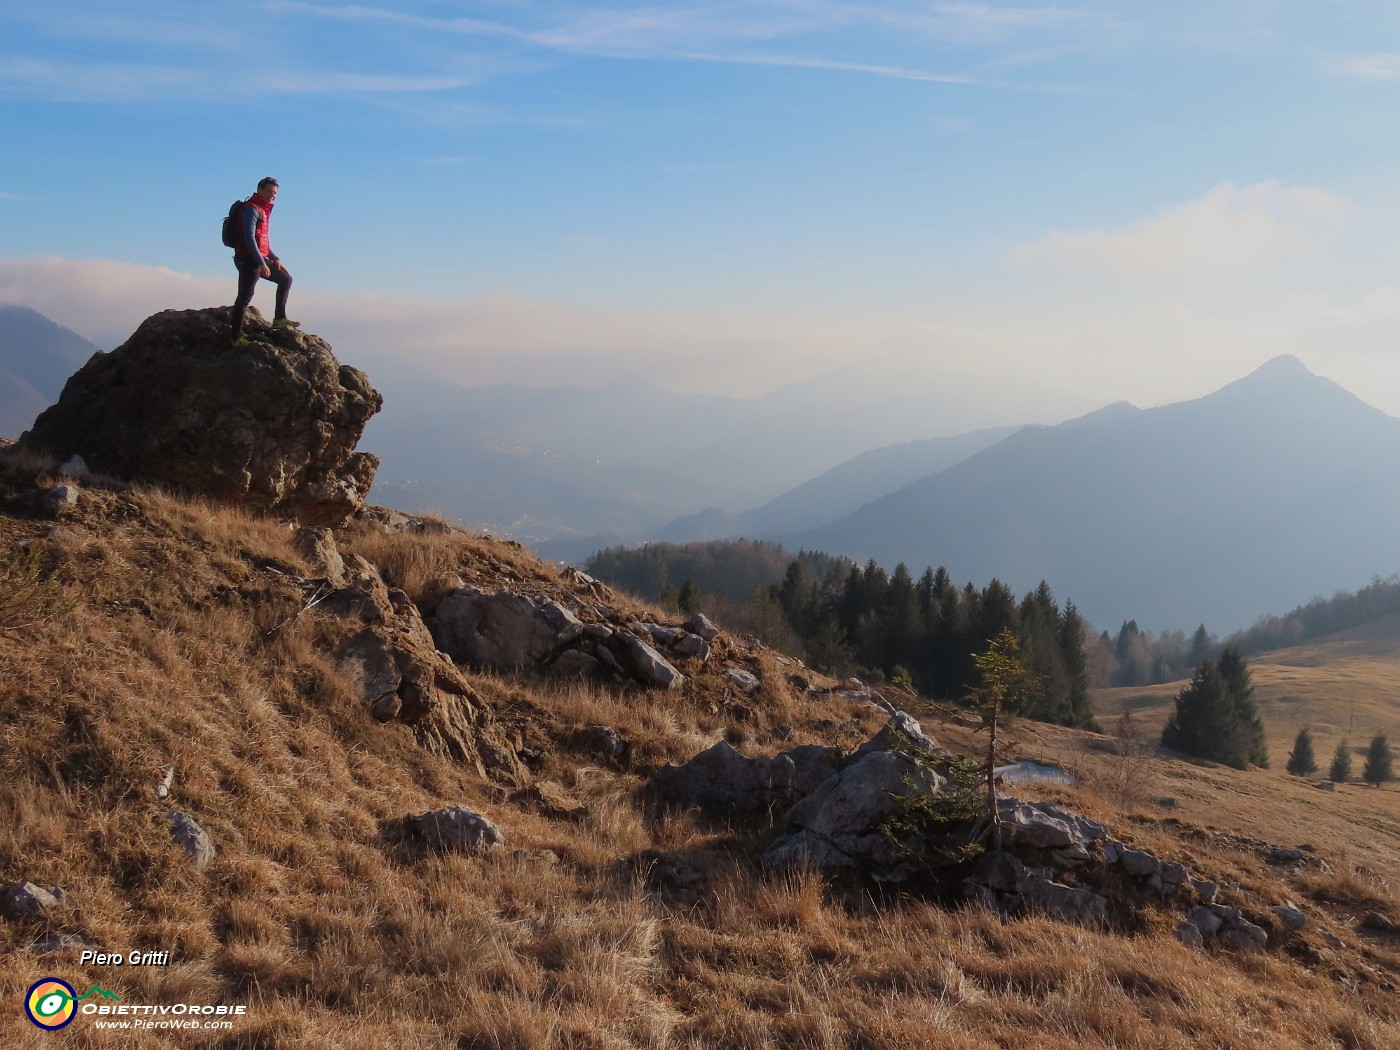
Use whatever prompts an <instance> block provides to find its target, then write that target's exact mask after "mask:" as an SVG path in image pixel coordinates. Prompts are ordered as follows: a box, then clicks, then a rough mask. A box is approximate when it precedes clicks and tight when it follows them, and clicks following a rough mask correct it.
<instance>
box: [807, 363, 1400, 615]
mask: <svg viewBox="0 0 1400 1050" xmlns="http://www.w3.org/2000/svg"><path fill="white" fill-rule="evenodd" d="M1303 421H1306V425H1303ZM1397 471H1400V420H1396V419H1393V418H1391V417H1390V416H1387V415H1385V414H1384V413H1382V412H1380V411H1378V410H1377V409H1374V408H1372V407H1370V406H1368V405H1366V404H1365V403H1364V402H1362V401H1360V400H1359V399H1358V398H1356V397H1355V396H1353V395H1352V394H1350V393H1348V392H1347V391H1345V390H1343V389H1342V388H1341V387H1339V386H1337V385H1336V384H1335V383H1332V382H1330V381H1328V380H1326V379H1323V378H1320V377H1318V376H1315V375H1313V374H1311V373H1310V372H1308V371H1307V370H1306V369H1305V368H1304V367H1303V366H1302V364H1301V363H1300V362H1299V361H1297V360H1296V359H1295V358H1287V357H1283V358H1276V359H1275V360H1273V361H1271V362H1269V363H1268V364H1266V365H1264V366H1263V367H1262V368H1260V369H1259V370H1258V371H1256V372H1255V373H1253V374H1252V375H1250V376H1247V377H1245V378H1244V379H1241V380H1238V381H1237V382H1235V383H1232V384H1230V385H1229V386H1227V387H1225V388H1223V389H1221V390H1218V391H1216V392H1215V393H1213V394H1211V395H1209V396H1207V397H1203V398H1200V399H1198V400H1195V401H1188V402H1182V403H1180V404H1174V405H1166V406H1163V407H1160V408H1153V409H1147V410H1137V409H1133V408H1132V407H1131V406H1126V405H1125V406H1110V408H1108V409H1105V410H1102V411H1100V412H1097V413H1094V414H1093V415H1090V416H1087V417H1085V418H1083V419H1080V420H1073V421H1071V422H1068V423H1064V424H1061V425H1059V426H1055V427H1026V428H1024V429H1022V430H1020V431H1019V432H1017V433H1016V434H1014V435H1012V436H1011V437H1009V438H1007V439H1006V440H1005V441H1002V442H1000V443H999V444H997V445H995V446H993V447H992V448H989V449H985V450H984V451H982V452H979V453H977V454H975V455H973V456H971V457H969V458H968V459H966V460H964V461H963V462H961V463H959V464H957V465H956V466H953V467H951V468H950V469H948V470H945V471H943V472H942V473H940V474H936V475H934V476H933V477H930V478H926V479H924V480H922V481H919V482H915V483H914V484H911V485H909V486H907V487H905V488H904V489H901V490H900V491H899V492H896V493H893V494H891V495H888V496H885V497H883V498H882V499H879V500H876V501H874V502H872V503H869V504H867V505H866V506H865V507H863V508H861V509H860V510H859V511H857V512H856V513H854V514H852V515H850V516H848V517H846V518H844V519H842V520H840V521H838V522H835V523H832V524H830V525H827V526H824V527H822V528H819V529H815V530H812V531H809V532H804V533H801V534H799V535H797V536H785V537H782V541H783V542H784V544H785V545H786V546H788V547H790V548H795V547H797V546H802V547H806V548H809V549H817V550H825V551H829V552H831V553H833V554H844V555H847V556H850V557H853V558H855V559H856V560H858V561H864V560H865V559H867V558H874V559H875V560H876V561H878V562H880V563H881V564H883V565H886V566H887V567H892V566H894V565H895V564H896V563H898V562H901V561H902V562H904V563H906V564H907V565H909V566H923V565H945V566H946V567H947V568H948V571H949V572H950V573H951V574H952V575H953V577H954V578H956V579H972V580H989V579H991V578H993V577H997V578H999V579H1001V580H1003V581H1004V582H1006V583H1008V584H1009V585H1011V587H1012V588H1013V590H1016V591H1017V592H1022V591H1025V590H1027V589H1030V588H1033V587H1035V586H1036V584H1037V583H1038V582H1039V581H1040V580H1042V579H1044V580H1052V581H1054V585H1055V588H1056V590H1057V592H1058V593H1059V594H1061V595H1062V596H1063V597H1064V598H1066V599H1069V600H1072V601H1074V602H1075V604H1076V605H1077V606H1078V607H1079V608H1080V610H1081V611H1082V612H1083V614H1084V616H1085V618H1086V619H1087V620H1089V621H1090V622H1091V623H1093V624H1095V625H1096V626H1099V627H1108V628H1109V629H1112V628H1113V627H1114V625H1116V624H1119V623H1121V622H1123V621H1124V620H1127V619H1130V618H1131V619H1136V620H1137V622H1138V623H1139V625H1140V626H1142V627H1144V628H1151V629H1153V630H1160V629H1164V628H1175V629H1190V628H1191V627H1192V626H1193V625H1195V624H1198V623H1201V622H1204V623H1205V624H1206V625H1207V627H1209V628H1210V629H1211V630H1213V631H1216V632H1218V633H1221V634H1227V633H1229V632H1230V631H1232V630H1234V629H1236V628H1240V627H1244V626H1246V625H1248V624H1250V623H1252V622H1254V620H1255V618H1256V617H1258V616H1259V615H1260V614H1261V613H1264V612H1267V611H1270V610H1276V609H1287V608H1292V607H1293V606H1295V605H1298V604H1299V603H1301V602H1304V601H1307V600H1308V599H1309V598H1312V597H1313V596H1315V595H1318V594H1332V593H1333V592H1335V591H1337V590H1339V589H1343V588H1355V587H1359V586H1361V585H1363V584H1365V583H1367V582H1369V581H1370V580H1371V579H1372V578H1373V577H1376V576H1382V577H1385V576H1388V575H1390V574H1391V573H1393V572H1394V571H1395V570H1396V568H1397V563H1396V554H1395V549H1394V543H1393V537H1394V536H1395V535H1396V534H1397V533H1398V532H1400V492H1397V490H1396V489H1395V487H1394V486H1392V485H1389V484H1388V483H1386V481H1385V480H1384V479H1386V478H1389V477H1392V476H1394V475H1395V474H1396V472H1397Z"/></svg>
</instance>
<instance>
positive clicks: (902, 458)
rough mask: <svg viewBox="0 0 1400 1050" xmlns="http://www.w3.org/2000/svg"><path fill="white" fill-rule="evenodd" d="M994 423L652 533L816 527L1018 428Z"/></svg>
mask: <svg viewBox="0 0 1400 1050" xmlns="http://www.w3.org/2000/svg"><path fill="white" fill-rule="evenodd" d="M1016 429H1017V428H1016V427H992V428H990V429H985V430H974V431H972V432H971V433H968V434H955V435H953V436H952V437H941V438H925V439H924V440H922V441H906V442H901V443H899V444H897V445H888V446H885V447H883V448H876V449H871V450H870V451H868V452H862V453H861V454H860V455H858V456H855V457H853V458H851V459H848V460H846V461H845V462H844V463H839V464H837V465H836V466H834V467H832V468H831V469H830V470H828V471H825V472H824V473H822V474H819V475H817V476H816V477H815V478H812V479H811V480H809V481H804V482H803V483H802V484H800V485H797V486H796V487H794V488H791V489H788V490H787V491H786V492H784V493H782V494H781V495H779V496H775V497H774V498H773V499H771V500H769V501H768V502H767V503H765V504H763V505H762V506H759V507H755V508H753V509H752V510H746V511H743V512H741V513H738V514H729V513H726V512H724V511H722V510H720V509H718V508H714V507H712V508H710V509H708V510H706V511H702V512H701V513H700V514H696V515H691V516H689V517H685V518H678V519H676V520H675V521H673V522H670V523H669V524H667V525H666V526H664V527H663V528H661V529H659V530H657V531H656V532H655V534H654V535H651V536H649V538H650V539H652V540H663V541H671V542H678V543H684V542H693V541H697V540H714V539H738V538H739V537H749V538H751V539H752V538H762V537H764V536H766V535H770V534H773V533H777V532H782V531H795V530H801V529H807V528H812V527H813V526H815V525H819V524H822V523H825V522H828V521H835V520H836V519H837V518H842V517H845V516H846V515H847V514H849V513H851V512H852V511H854V510H857V509H858V508H860V507H862V506H864V505H865V504H866V503H869V502H870V501H871V500H873V499H878V498H879V497H881V496H883V495H885V494H886V493H890V492H893V491H894V490H895V489H899V488H903V487H904V486H905V485H907V484H909V483H910V482H913V481H917V480H918V479H920V478H924V477H928V476H929V475H930V474H937V473H938V472H939V471H942V470H946V469H948V468H949V467H951V466H952V465H953V464H954V463H958V462H960V461H962V460H964V459H966V458H967V457H968V456H970V455H972V454H973V453H975V452H980V451H981V450H982V449H984V448H987V447H988V446H990V445H994V444H996V443H997V442H998V441H1000V440H1002V439H1003V438H1005V437H1008V436H1010V435H1011V434H1014V433H1015V432H1016Z"/></svg>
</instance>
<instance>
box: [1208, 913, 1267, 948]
mask: <svg viewBox="0 0 1400 1050" xmlns="http://www.w3.org/2000/svg"><path fill="white" fill-rule="evenodd" d="M1219 937H1220V943H1221V944H1223V945H1225V946H1226V947H1229V948H1234V949H1235V950H1236V951H1241V952H1262V951H1263V950H1264V949H1265V948H1266V947H1267V946H1268V943H1269V935H1268V933H1266V932H1265V931H1264V929H1263V928H1262V927H1260V926H1256V925H1254V923H1252V922H1250V921H1249V920H1248V919H1241V920H1239V921H1238V922H1236V923H1233V924H1232V925H1229V926H1226V927H1225V928H1224V929H1223V930H1221V931H1220V934H1219Z"/></svg>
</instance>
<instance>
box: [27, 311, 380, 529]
mask: <svg viewBox="0 0 1400 1050" xmlns="http://www.w3.org/2000/svg"><path fill="white" fill-rule="evenodd" d="M228 326H229V317H228V309H227V308H216V309H204V310H166V311H163V312H162V313H158V314H155V315H153V316H151V317H149V318H147V319H146V320H145V321H144V322H143V323H142V324H141V326H140V327H139V328H138V329H137V330H136V332H135V333H134V334H133V335H132V336H131V338H130V339H128V340H127V341H126V342H125V343H124V344H122V345H121V346H119V347H117V349H115V350H113V351H111V352H110V353H98V354H94V355H93V357H92V358H91V360H89V361H88V363H87V364H85V365H84V366H83V367H82V368H80V369H79V370H78V371H77V372H76V373H75V374H74V375H73V376H72V377H71V378H70V379H69V380H68V383H67V385H66V386H65V387H64V389H63V393H62V395H61V396H60V397H59V400H58V404H56V405H54V406H52V407H50V408H48V409H46V410H45V411H44V412H43V413H41V414H40V416H39V418H38V419H36V420H35V421H34V426H33V427H32V428H31V429H30V430H29V431H27V432H26V433H25V434H24V435H22V436H21V438H20V445H21V446H22V447H23V448H26V449H30V450H37V451H43V452H47V453H49V454H52V455H55V456H57V457H59V458H61V459H67V458H69V457H72V456H74V455H80V456H82V457H83V459H84V460H86V461H87V463H88V464H90V465H91V467H92V469H93V470H94V471H96V472H98V473H101V474H109V475H113V476H115V477H118V478H124V479H127V480H131V481H146V482H153V483H155V484H158V485H165V486H167V487H170V488H173V489H177V490H181V491H184V492H191V493H197V494H200V495H205V496H210V497H213V498H215V499H220V500H226V501H229V502H233V503H241V504H244V505H246V506H249V507H252V508H254V509H257V510H262V511H267V512H270V513H285V514H288V515H291V516H293V517H296V518H298V519H299V520H301V521H303V522H307V523H311V524H322V525H335V524H339V523H341V522H344V521H346V520H347V519H348V518H349V517H350V516H351V515H352V514H354V513H355V511H356V509H357V508H358V507H359V506H360V505H361V504H362V503H363V501H364V497H365V493H367V492H368V491H369V487H370V484H371V482H372V481H373V480H374V472H375V469H376V468H377V467H378V463H379V461H378V459H377V458H376V457H374V456H371V455H369V454H367V453H363V452H356V451H355V444H356V442H358V441H359V439H360V435H361V433H363V431H364V427H365V423H366V422H368V420H369V418H370V417H371V416H372V415H374V413H376V412H377V411H379V408H380V405H381V404H382V399H381V397H380V395H379V393H378V392H377V391H376V390H374V389H373V388H372V387H371V386H370V385H369V381H368V379H367V378H366V377H365V374H364V373H363V372H361V371H359V370H358V369H355V368H351V367H349V366H348V365H342V364H340V362H338V361H337V360H336V359H335V356H334V355H333V354H332V353H331V348H330V345H329V344H328V343H326V342H325V341H324V340H323V339H320V338H318V337H317V336H314V335H311V334H309V333H306V332H302V331H299V330H297V329H293V328H277V329H274V328H272V327H270V326H269V325H267V324H266V323H265V322H264V321H263V320H262V318H261V316H260V315H258V313H257V311H256V310H252V309H250V310H249V311H248V318H247V335H248V336H249V337H250V338H251V339H252V342H251V343H250V344H249V345H248V346H245V347H241V348H238V349H233V348H231V347H230V346H229V334H228V332H229V327H228Z"/></svg>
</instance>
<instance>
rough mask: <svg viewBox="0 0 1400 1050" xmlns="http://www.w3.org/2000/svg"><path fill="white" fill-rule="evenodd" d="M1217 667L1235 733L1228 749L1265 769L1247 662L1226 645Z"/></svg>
mask: <svg viewBox="0 0 1400 1050" xmlns="http://www.w3.org/2000/svg"><path fill="white" fill-rule="evenodd" d="M1217 666H1218V667H1219V668H1220V677H1221V678H1223V679H1224V680H1225V692H1226V695H1227V696H1228V697H1229V698H1230V707H1231V712H1230V722H1231V727H1232V729H1233V730H1234V734H1235V740H1234V741H1232V748H1233V749H1236V750H1238V751H1239V752H1240V753H1241V754H1243V756H1244V758H1245V759H1246V761H1247V762H1249V763H1251V764H1253V765H1256V766H1260V767H1262V768H1264V769H1268V768H1269V749H1268V747H1267V745H1266V744H1265V741H1264V719H1263V716H1261V715H1260V714H1259V705H1258V704H1256V703H1255V702H1254V682H1253V680H1252V679H1251V678H1250V675H1249V665H1248V664H1247V663H1245V659H1244V657H1243V656H1241V655H1240V651H1239V649H1238V648H1237V647H1235V646H1233V645H1227V646H1226V647H1225V651H1224V652H1222V653H1221V654H1220V660H1219V661H1218V662H1217ZM1230 764H1231V765H1236V764H1237V763H1234V762H1232V763H1230ZM1240 768H1241V769H1243V768H1244V767H1243V766H1240Z"/></svg>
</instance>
